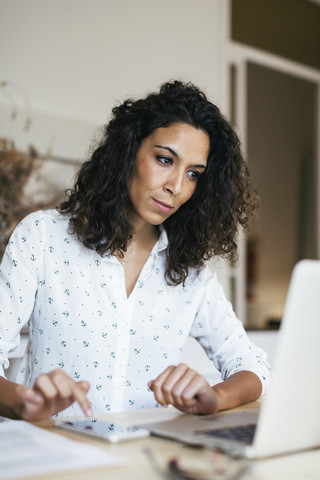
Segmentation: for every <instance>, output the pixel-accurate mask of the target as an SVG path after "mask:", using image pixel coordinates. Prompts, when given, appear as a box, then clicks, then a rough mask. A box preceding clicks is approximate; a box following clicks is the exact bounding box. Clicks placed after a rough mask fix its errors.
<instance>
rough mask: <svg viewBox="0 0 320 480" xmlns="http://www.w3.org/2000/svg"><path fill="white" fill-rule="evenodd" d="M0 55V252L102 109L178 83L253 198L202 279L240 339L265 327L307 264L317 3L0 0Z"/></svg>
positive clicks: (65, 182) (316, 107) (46, 198)
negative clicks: (230, 132) (185, 86)
mask: <svg viewBox="0 0 320 480" xmlns="http://www.w3.org/2000/svg"><path fill="white" fill-rule="evenodd" d="M0 56H1V63H0V65H1V68H0V139H1V140H0V146H1V148H0V150H1V152H0V188H1V190H0V248H1V249H2V250H3V248H4V245H5V243H6V241H7V238H8V234H9V232H10V231H11V230H12V228H13V226H14V225H15V224H16V223H17V221H19V219H20V218H21V217H22V216H24V214H25V213H26V212H27V211H31V210H32V209H36V208H46V207H47V206H52V205H55V204H56V203H57V201H58V200H59V199H60V198H62V196H63V191H64V189H65V188H66V187H68V186H69V185H71V184H72V180H73V177H74V174H75V172H76V170H77V169H78V167H79V165H80V164H81V162H83V161H84V160H85V159H86V158H87V156H88V154H89V152H90V148H91V146H92V145H93V143H94V141H95V138H97V137H98V136H99V132H100V129H101V126H103V125H104V124H105V123H106V122H107V121H108V119H109V114H110V111H111V108H112V107H113V106H114V105H115V104H117V103H118V102H121V101H123V100H124V99H125V98H127V97H132V98H135V97H140V96H142V95H144V94H145V93H146V92H149V91H152V90H154V89H157V88H158V86H159V85H160V84H161V83H162V82H164V81H167V80H170V79H176V78H177V79H182V80H190V81H192V82H194V83H196V84H198V85H199V86H200V88H202V89H203V90H205V91H206V93H207V94H208V96H209V98H210V99H211V100H212V101H213V102H214V103H216V104H217V105H218V106H219V107H220V108H221V109H222V111H223V112H224V113H225V115H226V116H227V117H228V119H229V120H230V121H231V123H232V124H233V125H234V126H235V128H236V129H237V131H238V132H239V135H240V137H241V140H242V144H243V150H244V153H245V156H246V158H247V160H248V163H249V165H250V168H251V170H252V174H253V179H254V185H255V187H256V188H257V190H258V191H259V192H260V194H261V213H260V218H259V220H258V222H257V223H256V225H255V227H254V228H253V229H252V231H251V233H250V235H249V236H248V238H243V236H242V234H240V236H239V242H240V247H241V252H240V259H239V262H238V263H237V264H235V265H229V264H228V263H226V262H215V263H214V265H213V268H214V269H215V270H216V271H217V274H218V277H219V279H220V280H221V282H222V283H223V285H224V288H225V291H226V294H227V296H228V298H230V300H232V302H233V304H234V307H235V310H236V312H237V314H238V315H239V317H240V318H241V319H242V320H243V322H244V323H245V325H246V326H247V328H248V329H250V330H252V331H254V330H263V331H268V330H270V329H277V328H278V326H279V323H280V322H281V318H282V315H283V308H284V303H285V298H286V294H287V289H288V284H289V279H290V275H291V272H292V268H293V266H294V264H295V263H296V262H297V261H298V260H299V259H300V258H320V233H319V232H320V222H319V205H320V200H319V188H318V187H319V181H320V174H319V150H320V148H319V144H320V141H319V112H320V101H319V86H320V3H319V1H315V0H233V1H232V0H161V1H156V0H134V1H131V0H27V1H25V0H0ZM2 250H1V251H0V256H1V252H2Z"/></svg>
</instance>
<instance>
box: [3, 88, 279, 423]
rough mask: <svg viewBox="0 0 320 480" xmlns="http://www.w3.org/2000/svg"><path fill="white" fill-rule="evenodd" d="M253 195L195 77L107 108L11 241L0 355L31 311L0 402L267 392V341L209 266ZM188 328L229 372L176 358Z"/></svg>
mask: <svg viewBox="0 0 320 480" xmlns="http://www.w3.org/2000/svg"><path fill="white" fill-rule="evenodd" d="M255 204H256V198H255V194H254V192H253V191H252V190H251V187H250V180H249V175H248V171H247V167H246V164H245V162H244V160H243V158H242V155H241V150H240V145H239V140H238V138H237V136H236V134H235V132H234V131H233V130H232V128H231V127H230V125H229V124H228V122H227V121H226V120H225V119H224V118H223V116H222V115H221V113H220V111H219V109H218V108H217V107H216V106H215V105H213V104H212V103H211V102H209V101H208V100H207V98H206V96H205V94H204V93H203V92H201V91H200V90H199V89H198V88H197V87H195V86H194V85H192V84H185V83H182V82H178V81H174V82H169V83H166V84H164V85H163V86H162V87H161V88H160V91H159V92H158V93H153V94H150V95H148V96H146V97H145V98H143V99H139V100H137V101H130V100H128V101H125V102H124V103H123V104H122V105H120V106H118V107H116V108H114V109H113V117H112V119H111V121H110V122H109V124H108V125H107V127H106V129H105V133H104V137H103V139H102V141H101V144H100V145H99V146H98V148H97V149H96V150H95V151H94V152H93V154H92V157H91V159H90V160H89V161H87V162H86V163H84V165H83V166H82V168H81V170H80V172H79V174H78V178H77V181H76V184H75V188H74V189H73V190H72V191H71V192H70V194H69V197H68V199H67V201H65V202H64V203H62V204H61V205H60V207H59V209H58V211H46V212H36V213H33V214H31V215H29V216H28V217H27V218H26V219H24V220H23V222H21V223H20V225H19V226H18V227H17V228H16V230H15V232H14V233H13V235H12V237H11V240H10V241H9V244H8V247H7V250H6V253H5V255H4V259H3V263H2V266H1V271H0V275H1V284H0V285H1V287H0V288H1V298H3V301H2V302H1V304H2V305H5V307H4V308H3V309H1V312H0V315H1V317H0V325H1V327H0V328H1V330H0V332H1V333H0V357H1V360H2V362H1V363H2V364H3V367H4V368H6V367H7V365H8V362H7V354H8V351H9V350H12V348H14V347H15V346H16V345H17V342H18V338H19V331H20V328H21V326H22V325H23V324H24V323H25V322H26V321H28V320H29V318H30V321H29V323H30V337H31V339H30V352H29V355H28V358H26V366H25V368H22V369H21V372H20V374H19V376H18V378H17V382H18V383H14V382H10V381H9V380H6V379H5V378H4V376H2V377H0V386H1V399H0V414H2V415H5V416H8V417H12V418H22V419H25V420H30V421H33V420H39V419H45V418H48V417H50V416H51V415H54V414H58V413H59V412H62V411H63V410H64V409H65V408H67V410H65V411H63V412H62V415H68V414H69V415H75V414H79V413H81V411H82V412H84V413H85V414H86V415H92V414H93V413H103V412H106V411H110V410H113V411H116V410H125V409H130V408H149V407H153V406H157V405H159V404H160V405H162V406H167V405H169V404H172V405H174V406H175V407H177V408H178V409H180V410H181V411H184V412H190V413H200V414H206V413H214V412H217V411H219V410H222V409H226V408H231V407H234V406H237V405H240V404H242V403H245V402H248V401H252V400H255V399H257V398H258V397H259V396H260V395H261V394H264V393H265V392H266V390H267V385H268V379H269V375H270V371H269V367H268V364H267V363H266V360H265V354H264V352H262V351H261V350H259V349H258V348H257V347H255V345H253V344H252V343H251V342H250V341H249V340H248V338H247V336H246V333H245V331H244V329H243V326H242V324H241V323H240V321H239V320H238V319H237V318H236V316H235V314H234V312H233V311H232V308H231V305H230V304H229V302H227V301H226V299H225V297H224V295H223V292H222V290H221V287H220V285H219V284H218V282H217V280H216V277H215V275H214V274H213V273H212V272H211V270H210V269H209V267H208V266H207V264H206V261H207V260H208V259H209V258H211V257H213V256H228V257H230V258H234V257H235V256H236V250H237V245H236V235H237V231H238V229H239V227H244V228H246V227H247V224H248V220H249V217H250V216H251V215H252V213H253V211H254V208H255ZM1 308H2V307H1ZM188 335H192V336H193V337H195V338H196V339H197V340H198V341H199V342H200V343H201V345H202V346H203V348H204V349H205V351H206V353H207V354H208V356H209V357H210V358H211V359H212V360H213V362H214V363H215V365H216V366H217V367H218V368H219V370H220V371H221V375H222V378H223V380H224V381H223V382H221V383H219V384H218V385H215V386H213V387H211V386H210V385H209V384H208V382H207V381H206V380H205V378H203V377H202V376H201V375H199V374H198V373H197V372H195V371H194V370H192V369H190V368H189V367H188V366H187V365H185V364H180V363H179V359H180V356H181V352H182V349H183V345H184V343H185V340H186V338H187V336H188ZM88 380H89V381H90V385H91V388H90V391H89V383H88ZM79 406H80V408H81V410H80V409H79Z"/></svg>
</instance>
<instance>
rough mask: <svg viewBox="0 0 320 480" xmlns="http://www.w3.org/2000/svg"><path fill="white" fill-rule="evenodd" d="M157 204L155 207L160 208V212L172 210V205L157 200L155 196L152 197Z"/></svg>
mask: <svg viewBox="0 0 320 480" xmlns="http://www.w3.org/2000/svg"><path fill="white" fill-rule="evenodd" d="M152 200H153V201H154V203H155V205H156V206H157V208H158V209H159V210H160V212H165V213H169V212H171V211H172V210H173V208H174V207H173V206H172V205H169V204H168V203H165V202H160V201H159V200H156V199H155V198H153V199H152Z"/></svg>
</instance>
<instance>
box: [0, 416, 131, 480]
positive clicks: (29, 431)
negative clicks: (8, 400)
mask: <svg viewBox="0 0 320 480" xmlns="http://www.w3.org/2000/svg"><path fill="white" fill-rule="evenodd" d="M121 463H123V462H122V460H121V459H119V458H117V457H115V456H113V455H110V454H109V453H107V452H105V451H103V449H100V448H98V447H93V446H90V445H86V444H85V443H82V442H77V441H74V440H70V439H68V438H66V437H63V436H62V435H59V434H57V433H53V432H48V431H46V430H43V429H42V428H39V427H35V426H34V425H31V424H30V423H27V422H23V421H21V420H19V421H18V420H9V421H4V422H0V479H1V480H7V479H11V478H19V477H21V478H23V477H26V476H30V477H35V476H36V475H41V474H42V475H43V474H45V473H54V472H58V471H63V470H78V469H84V468H90V467H91V468H98V467H107V466H112V465H116V464H121Z"/></svg>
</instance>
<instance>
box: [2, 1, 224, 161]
mask: <svg viewBox="0 0 320 480" xmlns="http://www.w3.org/2000/svg"><path fill="white" fill-rule="evenodd" d="M223 1H224V0H196V1H195V0H161V1H159V0H134V1H131V0H27V1H25V0H0V58H1V63H0V64H1V69H0V82H1V81H4V80H6V81H9V82H11V90H10V95H12V98H14V100H15V102H16V103H17V104H19V105H20V106H21V107H23V105H24V103H23V98H24V97H25V96H27V97H28V100H29V102H30V104H31V107H32V110H33V125H32V128H31V130H30V131H29V132H28V133H25V132H23V128H22V121H23V119H22V117H23V110H22V113H21V114H20V119H19V118H18V119H17V120H16V121H14V122H12V121H10V119H9V116H10V112H9V110H8V106H9V105H10V102H9V101H8V98H7V96H6V95H5V91H4V90H5V89H0V136H3V135H4V134H5V135H6V136H8V135H9V136H11V137H12V138H15V140H16V141H17V142H18V145H20V144H21V145H22V146H24V145H26V144H28V143H33V144H35V145H34V146H35V147H36V148H38V149H40V150H41V151H42V152H40V153H45V152H44V151H46V150H48V148H51V150H52V153H53V155H56V156H65V157H69V158H79V157H82V156H83V155H85V154H86V149H87V146H88V143H90V139H91V137H92V135H93V134H94V132H95V129H96V128H97V126H100V125H101V124H103V123H105V121H106V120H107V119H108V117H109V112H110V110H111V108H112V106H113V105H114V104H115V103H116V102H117V101H121V100H123V99H124V98H126V97H127V96H140V95H143V94H144V93H145V92H147V91H150V90H154V89H156V88H157V87H158V86H159V84H160V83H162V82H164V81H166V80H168V79H172V78H182V79H186V80H191V81H193V82H194V83H196V84H198V85H199V86H200V87H201V88H203V89H204V90H205V91H206V92H207V94H208V95H209V97H210V98H211V99H212V100H213V101H214V102H215V103H217V104H218V105H219V104H220V103H221V97H222V52H221V49H222V47H221V45H222V37H223V32H222V25H223V21H222V18H221V17H222V13H223V12H222V9H223ZM16 87H17V88H16ZM7 91H9V89H7ZM21 93H22V94H21ZM19 122H20V123H19Z"/></svg>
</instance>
